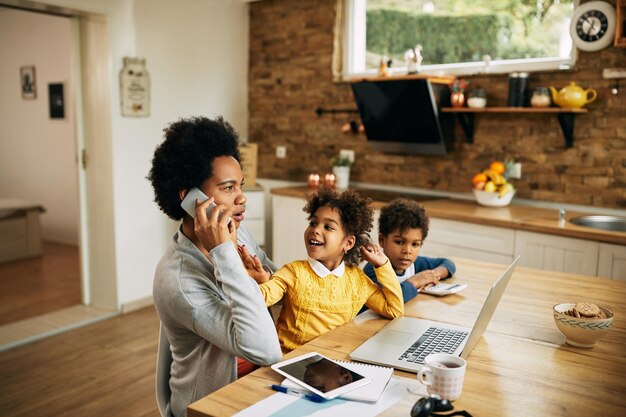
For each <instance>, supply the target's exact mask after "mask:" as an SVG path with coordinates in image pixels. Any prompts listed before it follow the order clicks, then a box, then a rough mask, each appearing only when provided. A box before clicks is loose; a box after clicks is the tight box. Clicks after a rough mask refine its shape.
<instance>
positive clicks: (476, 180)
mask: <svg viewBox="0 0 626 417" xmlns="http://www.w3.org/2000/svg"><path fill="white" fill-rule="evenodd" d="M488 180H489V178H487V176H486V175H485V174H483V173H482V172H479V173H478V174H476V175H474V178H472V184H477V183H479V182H487V181H488Z"/></svg>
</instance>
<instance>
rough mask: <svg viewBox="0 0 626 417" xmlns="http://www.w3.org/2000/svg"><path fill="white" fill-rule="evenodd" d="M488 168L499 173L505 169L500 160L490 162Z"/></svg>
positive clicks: (502, 172)
mask: <svg viewBox="0 0 626 417" xmlns="http://www.w3.org/2000/svg"><path fill="white" fill-rule="evenodd" d="M489 169H490V170H492V171H495V172H497V173H498V174H500V175H502V174H504V171H506V167H505V166H504V164H503V163H502V162H500V161H494V162H492V163H491V165H489Z"/></svg>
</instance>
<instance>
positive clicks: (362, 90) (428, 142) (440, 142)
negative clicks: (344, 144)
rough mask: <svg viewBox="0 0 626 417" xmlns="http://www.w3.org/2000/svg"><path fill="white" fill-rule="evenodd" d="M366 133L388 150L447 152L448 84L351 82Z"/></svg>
mask: <svg viewBox="0 0 626 417" xmlns="http://www.w3.org/2000/svg"><path fill="white" fill-rule="evenodd" d="M352 93H353V94H354V99H355V101H356V104H357V107H358V108H359V114H360V116H361V121H362V122H363V125H364V126H365V135H366V136H367V141H368V143H369V144H370V145H371V146H372V148H374V149H376V150H379V151H381V152H388V153H404V154H406V153H411V154H423V155H442V154H446V153H447V152H449V151H450V150H452V147H453V145H454V118H453V116H452V115H451V114H447V113H441V112H440V111H439V108H440V107H442V106H449V105H450V92H449V90H448V85H447V84H434V83H431V82H430V80H428V79H399V80H376V81H373V80H372V81H361V82H356V83H353V84H352Z"/></svg>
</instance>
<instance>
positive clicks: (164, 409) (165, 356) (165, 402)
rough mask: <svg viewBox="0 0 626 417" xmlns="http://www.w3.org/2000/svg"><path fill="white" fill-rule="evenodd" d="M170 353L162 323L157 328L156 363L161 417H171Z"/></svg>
mask: <svg viewBox="0 0 626 417" xmlns="http://www.w3.org/2000/svg"><path fill="white" fill-rule="evenodd" d="M171 366H172V352H171V351H170V341H169V340H168V339H167V334H166V333H165V328H164V327H163V323H161V325H160V327H159V347H158V350H157V363H156V400H157V405H158V407H159V413H161V417H173V416H172V410H171V408H170V395H171V391H170V367H171Z"/></svg>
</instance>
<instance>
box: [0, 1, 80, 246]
mask: <svg viewBox="0 0 626 417" xmlns="http://www.w3.org/2000/svg"><path fill="white" fill-rule="evenodd" d="M70 46H71V31H70V20H69V19H67V18H63V17H57V16H49V15H43V14H39V13H29V12H23V11H19V10H13V9H7V8H0V57H1V58H0V92H1V93H0V109H2V111H0V126H2V133H1V134H0V198H20V199H24V200H28V201H31V202H33V203H38V204H41V205H42V206H43V207H45V209H46V213H45V214H44V215H42V216H41V226H42V235H43V238H44V239H46V240H53V241H58V242H65V243H70V244H77V243H78V174H77V164H76V138H75V130H74V126H75V124H74V111H73V109H74V106H73V102H72V100H71V98H72V95H73V90H74V86H73V85H72V83H71V82H70V81H71V80H72V74H71V70H72V66H71V57H70V56H71V54H70ZM24 65H34V66H35V77H36V87H37V97H36V99H34V100H30V99H29V100H25V99H23V98H22V96H21V90H20V72H19V71H20V67H21V66H24ZM58 82H62V83H64V84H65V85H64V90H65V95H66V97H67V98H68V99H69V100H66V105H65V119H50V117H49V112H48V83H58Z"/></svg>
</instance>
